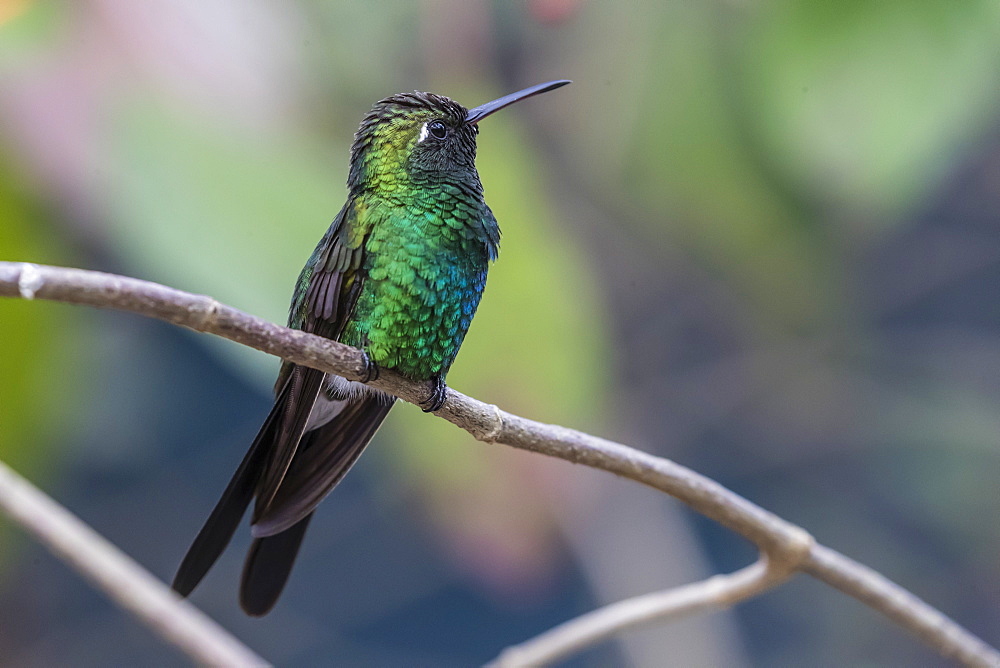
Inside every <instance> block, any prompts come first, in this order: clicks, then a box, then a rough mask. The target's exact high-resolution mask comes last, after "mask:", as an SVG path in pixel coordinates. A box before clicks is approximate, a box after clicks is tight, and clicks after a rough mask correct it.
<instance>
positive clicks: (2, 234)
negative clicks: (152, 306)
mask: <svg viewBox="0 0 1000 668" xmlns="http://www.w3.org/2000/svg"><path fill="white" fill-rule="evenodd" d="M0 183H3V184H4V186H3V187H0V260H7V261H9V260H24V259H30V260H32V261H34V262H40V263H47V264H69V265H72V264H73V261H72V258H73V254H72V253H71V252H69V251H68V250H67V248H66V247H65V244H64V243H63V242H62V241H61V240H60V239H59V238H58V237H57V235H56V234H55V233H54V231H53V230H51V229H48V227H47V226H46V225H45V224H44V223H43V222H42V221H43V220H44V216H43V215H40V210H39V207H38V206H36V205H34V204H32V203H31V202H30V201H29V200H28V199H27V198H26V197H25V196H24V193H23V192H22V191H21V190H20V189H19V188H18V186H22V187H23V185H24V184H23V183H20V182H19V179H18V178H17V176H16V175H15V174H14V173H13V172H12V171H11V170H10V169H9V168H8V166H7V165H5V164H0ZM88 337H89V327H88V326H87V317H86V315H85V313H83V312H82V311H81V310H80V309H73V308H67V307H65V306H63V305H59V304H53V303H47V302H36V303H29V302H26V301H22V300H16V299H0V341H2V346H3V351H2V354H0V458H2V459H3V461H4V462H5V463H6V464H8V465H9V466H11V467H13V468H14V469H15V470H17V471H20V472H22V473H23V474H24V475H28V476H33V475H35V474H38V473H44V472H45V471H46V470H47V466H46V464H47V462H50V461H51V458H52V456H53V448H54V446H56V445H57V444H59V443H61V442H62V440H63V439H65V438H66V436H67V434H68V428H67V421H68V420H69V419H70V418H71V417H75V416H76V414H77V407H76V405H75V402H74V401H73V393H74V392H75V391H76V390H75V389H74V388H76V387H77V384H78V383H79V382H80V377H81V376H80V367H81V366H82V365H83V360H82V359H81V351H82V350H84V348H85V346H86V345H87V339H88ZM64 392H65V394H63V393H64ZM0 529H2V532H3V534H4V536H5V537H4V538H3V539H2V540H0V567H2V566H3V562H4V561H5V560H6V559H7V558H8V557H9V550H10V547H11V546H12V545H14V544H15V543H14V542H13V541H11V540H10V539H9V538H6V532H7V529H8V526H7V525H6V523H4V522H0Z"/></svg>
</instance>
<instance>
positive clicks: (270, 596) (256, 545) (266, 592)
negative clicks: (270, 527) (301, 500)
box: [240, 513, 312, 617]
mask: <svg viewBox="0 0 1000 668" xmlns="http://www.w3.org/2000/svg"><path fill="white" fill-rule="evenodd" d="M311 519H312V513H310V514H308V515H306V516H305V517H304V518H303V519H301V520H299V523H298V524H296V525H295V526H293V527H292V528H291V529H287V530H286V531H283V532H281V533H279V534H275V535H274V536H268V537H267V538H255V539H254V541H253V543H251V544H250V551H249V552H247V558H246V561H245V562H244V563H243V575H242V577H241V578H240V607H241V608H243V611H244V612H245V613H247V614H248V615H250V616H252V617H263V616H264V615H266V614H267V613H268V612H270V611H271V608H273V607H274V604H275V603H277V602H278V597H279V596H281V590H282V589H284V588H285V583H286V582H287V581H288V576H289V575H290V574H291V572H292V565H293V564H294V563H295V557H296V555H298V553H299V546H300V545H301V544H302V538H303V537H304V536H305V534H306V528H307V527H308V526H309V520H311Z"/></svg>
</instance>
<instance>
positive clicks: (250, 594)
mask: <svg viewBox="0 0 1000 668" xmlns="http://www.w3.org/2000/svg"><path fill="white" fill-rule="evenodd" d="M568 83H570V82H569V81H566V80H558V81H550V82H548V83H543V84H539V85H537V86H532V87H530V88H525V89H524V90H521V91H518V92H516V93H512V94H510V95H507V96H505V97H501V98H499V99H497V100H494V101H492V102H488V103H486V104H484V105H482V106H479V107H476V108H474V109H471V110H469V109H466V108H465V107H463V106H462V105H460V104H458V103H457V102H455V101H453V100H451V99H449V98H447V97H444V96H442V95H435V94H433V93H419V92H413V93H401V94H398V95H393V96H392V97H387V98H385V99H384V100H381V101H379V102H377V103H375V105H374V106H373V107H372V110H371V111H370V112H369V113H368V115H367V116H365V118H364V120H362V122H361V127H360V128H359V129H358V131H357V133H356V134H355V137H354V144H353V145H352V147H351V168H350V173H349V176H348V179H347V186H348V191H349V194H348V198H347V203H346V204H345V205H344V207H343V208H342V209H341V210H340V213H338V214H337V217H336V218H334V220H333V223H332V224H331V225H330V228H329V229H328V230H327V231H326V234H324V235H323V238H322V239H321V240H320V242H319V245H318V246H316V250H315V251H313V253H312V255H311V256H310V257H309V261H308V262H307V263H306V266H305V267H304V268H303V269H302V273H301V274H299V278H298V281H297V282H296V284H295V292H294V294H293V296H292V304H291V309H290V312H289V317H288V326H289V327H292V328H295V329H300V330H303V331H306V332H310V333H312V334H317V335H319V336H324V337H326V338H329V339H334V340H336V341H340V342H341V343H345V344H347V345H349V346H354V347H356V348H360V349H362V350H363V351H364V352H365V354H366V356H367V361H368V364H367V369H368V374H367V376H368V378H367V380H373V379H374V378H376V377H377V376H378V370H379V368H386V369H393V370H395V371H397V372H398V373H400V374H402V375H403V376H406V377H408V378H411V379H413V380H431V381H433V387H434V391H433V393H432V396H431V398H430V399H429V400H428V401H427V402H426V403H425V404H423V405H422V408H423V409H424V410H425V411H428V412H431V411H436V410H437V409H439V408H440V407H441V405H442V404H443V403H444V397H445V375H446V374H447V373H448V369H449V368H450V367H451V364H452V362H453V361H454V360H455V356H456V355H457V354H458V349H459V347H460V346H461V345H462V340H463V339H464V338H465V333H466V332H467V331H468V329H469V324H470V323H471V322H472V316H473V315H474V314H475V312H476V307H477V306H478V305H479V299H480V297H481V296H482V293H483V288H484V287H485V286H486V272H487V269H488V268H489V263H490V262H491V261H493V260H495V259H496V257H497V251H498V248H499V243H500V228H499V227H498V225H497V221H496V218H495V217H494V216H493V212H492V211H490V208H489V207H488V206H487V205H486V202H485V200H484V199H483V186H482V183H481V182H480V180H479V174H478V173H477V172H476V164H475V158H476V135H477V134H478V132H479V126H478V124H479V122H480V121H481V120H483V119H484V118H486V117H487V116H489V115H490V114H492V113H494V112H496V111H499V110H500V109H503V108H504V107H506V106H508V105H511V104H513V103H515V102H517V101H519V100H523V99H525V98H528V97H531V96H533V95H538V94H540V93H545V92H547V91H550V90H554V89H556V88H559V87H560V86H564V85H566V84H568ZM274 391H275V400H274V405H273V407H272V408H271V411H270V412H269V413H268V415H267V418H266V419H265V420H264V424H263V425H262V426H261V428H260V431H258V432H257V436H256V437H255V438H254V440H253V443H252V444H251V446H250V449H249V451H248V452H247V454H246V456H245V457H244V458H243V461H242V462H241V463H240V466H239V468H238V469H237V470H236V473H235V474H233V478H232V480H230V482H229V486H228V487H226V489H225V491H224V492H223V494H222V498H221V499H219V502H218V504H216V506H215V509H214V510H213V511H212V514H211V515H210V516H209V518H208V520H207V521H206V522H205V526H204V527H202V529H201V532H200V533H199V534H198V536H197V537H196V538H195V540H194V543H193V544H192V545H191V548H190V549H189V550H188V552H187V555H186V556H185V557H184V560H183V562H181V565H180V568H179V569H178V571H177V575H176V577H175V578H174V582H173V588H174V589H175V590H176V591H177V592H178V593H180V594H181V595H182V596H187V595H188V594H190V593H191V591H192V590H193V589H194V588H195V587H196V586H197V585H198V583H199V582H200V581H201V579H202V578H203V577H204V576H205V574H206V573H207V572H208V570H209V568H211V567H212V564H214V563H215V561H216V559H218V557H219V555H220V554H222V551H223V550H224V549H225V548H226V545H227V544H228V543H229V540H230V539H231V538H232V536H233V534H234V533H235V531H236V527H237V526H238V525H239V523H240V520H241V519H242V518H243V515H244V513H245V512H246V509H247V507H248V506H249V505H250V502H251V501H252V500H255V504H254V509H253V513H252V518H251V531H252V535H253V537H254V539H253V541H252V543H251V545H250V550H249V552H248V554H247V557H246V561H245V563H244V566H243V575H242V578H241V582H240V605H241V606H242V608H243V610H244V611H245V612H246V613H247V614H249V615H253V616H261V615H264V614H267V613H268V612H269V611H270V610H271V608H272V607H274V604H275V603H276V602H277V600H278V597H279V595H280V594H281V590H282V589H283V588H284V586H285V583H286V581H287V580H288V576H289V574H290V572H291V569H292V564H293V563H294V561H295V556H296V554H297V553H298V550H299V546H300V545H301V543H302V538H303V536H304V535H305V531H306V528H307V527H308V526H309V520H310V519H311V518H312V515H313V512H314V511H315V510H316V506H317V505H318V504H319V502H320V501H322V500H323V498H325V497H326V495H327V494H329V493H330V492H331V491H332V490H333V488H334V487H335V486H336V485H337V483H339V482H340V480H341V479H342V478H343V477H344V475H345V474H346V473H347V472H348V470H350V468H351V466H352V465H353V464H354V462H355V461H357V459H358V456H359V455H360V454H361V451H362V450H364V448H365V446H366V445H368V442H369V441H370V440H371V439H372V436H374V435H375V432H376V431H377V430H378V428H379V426H380V425H381V424H382V422H383V420H385V418H386V415H388V413H389V409H391V408H392V405H393V403H394V402H395V398H394V397H392V396H390V395H387V394H384V393H382V392H380V391H378V390H376V389H374V388H371V387H369V386H368V385H365V384H363V383H359V382H354V381H349V380H347V379H345V378H342V377H340V376H336V375H333V374H326V373H323V372H322V371H317V370H315V369H310V368H308V367H304V366H299V365H297V364H292V363H290V362H283V363H282V365H281V370H280V371H279V373H278V380H277V382H276V383H275V389H274Z"/></svg>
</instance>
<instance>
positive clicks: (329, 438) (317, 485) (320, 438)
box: [250, 396, 395, 538]
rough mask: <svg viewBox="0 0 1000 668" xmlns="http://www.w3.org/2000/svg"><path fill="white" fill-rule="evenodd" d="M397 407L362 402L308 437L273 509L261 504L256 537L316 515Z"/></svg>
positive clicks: (374, 399) (386, 400)
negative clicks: (390, 411) (314, 512)
mask: <svg viewBox="0 0 1000 668" xmlns="http://www.w3.org/2000/svg"><path fill="white" fill-rule="evenodd" d="M394 402H395V399H393V398H390V397H379V396H367V397H362V398H360V399H357V400H355V401H353V402H352V403H350V404H348V405H347V406H345V407H344V409H343V411H341V413H340V414H339V415H337V417H336V418H334V419H333V420H331V421H330V422H328V423H327V424H325V425H323V426H321V427H317V428H316V429H313V430H312V431H310V432H308V433H307V434H306V435H305V436H303V438H302V443H301V445H300V448H299V451H298V452H297V453H296V455H295V458H294V459H293V460H292V462H291V465H290V466H289V467H288V471H287V474H286V476H285V477H284V479H283V480H282V485H281V487H280V488H279V489H278V490H277V492H276V493H275V495H274V496H273V497H272V500H271V503H270V504H269V505H266V506H262V505H261V504H260V499H259V498H258V500H257V504H258V505H257V507H256V508H255V509H254V515H253V517H252V518H251V522H252V524H251V527H250V528H251V530H252V531H253V535H254V537H256V538H266V537H268V536H274V535H277V534H280V533H283V532H285V531H287V530H289V529H290V528H291V527H293V526H294V525H296V524H297V523H298V522H299V521H300V520H301V519H302V518H304V517H306V516H307V515H309V514H311V513H312V512H313V511H314V510H315V509H316V506H317V505H319V502H320V501H322V500H323V499H324V498H325V497H326V495H327V494H329V493H330V492H331V491H332V490H333V488H334V487H336V486H337V483H339V482H340V481H341V479H342V478H343V477H344V476H345V475H347V472H348V471H349V470H350V469H351V467H352V466H354V462H356V461H357V459H358V457H359V456H360V455H361V452H362V451H363V450H364V449H365V447H366V446H367V445H368V443H369V442H370V441H371V440H372V437H373V436H374V435H375V432H376V431H378V428H379V426H381V424H382V422H383V421H384V420H385V418H386V415H388V414H389V410H390V409H391V408H392V405H393V403H394Z"/></svg>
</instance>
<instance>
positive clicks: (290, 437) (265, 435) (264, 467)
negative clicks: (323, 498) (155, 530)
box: [172, 200, 367, 596]
mask: <svg viewBox="0 0 1000 668" xmlns="http://www.w3.org/2000/svg"><path fill="white" fill-rule="evenodd" d="M356 218H357V216H356V208H355V205H354V201H353V200H349V201H348V203H347V204H346V205H345V206H344V208H343V209H341V211H340V213H339V214H337V217H336V218H335V219H334V221H333V223H332V224H331V225H330V228H329V229H328V230H327V232H326V234H325V235H324V236H323V238H322V239H321V240H320V243H319V245H318V246H317V247H316V250H315V251H314V252H313V255H312V257H311V258H310V260H309V262H308V263H307V264H306V267H305V268H304V269H303V271H302V273H301V274H300V276H299V281H298V283H297V285H296V290H295V296H294V298H293V300H292V308H291V314H290V317H289V325H290V326H292V327H296V328H298V329H303V330H305V331H308V332H311V333H315V334H318V335H320V336H326V337H327V338H333V339H335V338H337V337H338V336H339V335H340V332H341V330H342V329H343V327H344V323H345V322H346V321H347V317H348V314H349V313H350V310H351V309H352V308H353V306H354V301H356V299H357V294H358V290H359V289H360V286H361V284H362V282H363V277H362V276H361V273H362V271H361V268H362V253H363V248H364V238H365V235H366V233H367V230H358V229H356V228H355V229H351V228H352V227H353V225H354V224H355V223H356ZM359 231H360V232H362V233H360V234H359V233H358V232H359ZM324 377H325V374H324V373H323V372H322V371H317V370H315V369H309V368H308V367H300V366H298V365H295V364H290V363H287V362H286V363H284V364H282V367H281V371H280V372H279V374H278V381H277V383H276V384H275V395H276V396H275V401H274V405H273V406H272V407H271V410H270V412H269V413H268V415H267V418H266V419H265V420H264V424H263V425H262V426H261V428H260V430H259V431H258V432H257V436H256V437H255V438H254V440H253V443H252V444H251V446H250V449H249V450H248V451H247V454H246V456H244V458H243V461H242V462H241V463H240V466H239V468H237V469H236V472H235V473H234V474H233V477H232V479H231V480H230V481H229V485H228V486H227V487H226V489H225V491H224V492H223V493H222V498H220V499H219V502H218V503H217V504H216V506H215V508H214V509H213V511H212V513H211V515H209V518H208V520H207V521H206V522H205V525H204V526H203V527H202V529H201V531H200V532H199V533H198V536H197V537H196V538H195V540H194V543H192V545H191V547H190V548H189V549H188V552H187V554H186V555H185V556H184V560H183V561H182V562H181V565H180V568H178V570H177V575H176V576H175V578H174V582H173V585H172V586H173V589H174V590H176V591H177V592H178V593H180V594H181V595H182V596H187V595H188V594H190V593H191V591H192V590H194V588H195V587H196V586H197V585H198V583H199V582H200V581H201V579H202V578H203V577H204V576H205V574H206V573H207V572H208V570H209V568H211V567H212V564H214V563H215V561H216V560H217V559H218V558H219V555H220V554H222V551H223V550H224V549H225V548H226V545H228V544H229V541H230V539H231V538H232V536H233V534H234V533H235V531H236V527H237V526H238V525H239V523H240V520H241V519H242V518H243V514H244V513H245V512H246V509H247V506H249V505H250V501H251V500H252V499H253V497H254V495H256V496H257V499H258V501H257V506H258V508H266V507H267V505H268V504H269V503H270V499H272V498H273V497H274V494H275V493H276V492H277V490H278V488H279V487H280V486H281V481H282V480H283V479H284V476H285V473H286V472H287V470H288V467H289V464H290V463H291V461H292V459H293V458H294V456H295V452H296V451H297V450H298V447H299V442H300V441H301V440H302V434H303V431H304V430H305V427H306V425H307V423H308V419H309V413H310V412H311V411H312V407H313V405H314V404H315V402H316V398H317V396H318V395H319V392H320V390H321V389H322V384H323V379H324ZM262 499H263V500H264V501H265V502H264V503H261V500H262ZM300 524H301V525H302V526H301V527H298V528H297V530H298V531H304V530H305V524H307V523H306V522H302V523H300ZM290 538H291V536H289V537H286V539H285V541H284V544H285V550H284V551H283V553H284V554H285V555H286V559H287V560H288V567H289V568H290V566H291V561H292V560H293V559H294V557H295V550H297V549H298V548H297V542H296V548H295V550H293V551H291V553H290V554H288V551H287V546H288V544H290V543H291V542H292V541H291V540H290ZM298 539H299V540H301V535H300V536H299V538H298ZM271 546H272V547H275V548H276V547H279V545H278V543H272V544H271ZM266 547H267V546H266V545H265V548H266ZM264 554H265V555H266V550H265V551H264Z"/></svg>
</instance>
